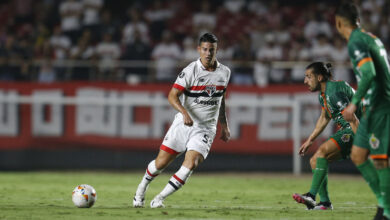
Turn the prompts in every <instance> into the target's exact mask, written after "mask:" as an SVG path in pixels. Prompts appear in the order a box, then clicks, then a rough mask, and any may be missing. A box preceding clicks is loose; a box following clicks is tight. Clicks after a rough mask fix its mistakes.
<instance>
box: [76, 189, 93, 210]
mask: <svg viewBox="0 0 390 220" xmlns="http://www.w3.org/2000/svg"><path fill="white" fill-rule="evenodd" d="M96 199H97V194H96V190H95V189H94V188H93V187H92V186H90V185H87V184H82V185H79V186H76V188H74V190H73V192H72V201H73V204H74V205H75V206H77V207H79V208H90V207H92V206H93V204H94V203H95V202H96Z"/></svg>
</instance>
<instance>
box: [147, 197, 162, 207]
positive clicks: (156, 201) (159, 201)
mask: <svg viewBox="0 0 390 220" xmlns="http://www.w3.org/2000/svg"><path fill="white" fill-rule="evenodd" d="M163 202H164V199H163V198H162V197H161V196H160V195H157V196H156V197H154V199H153V200H152V201H151V202H150V208H164V207H165V205H164V204H163Z"/></svg>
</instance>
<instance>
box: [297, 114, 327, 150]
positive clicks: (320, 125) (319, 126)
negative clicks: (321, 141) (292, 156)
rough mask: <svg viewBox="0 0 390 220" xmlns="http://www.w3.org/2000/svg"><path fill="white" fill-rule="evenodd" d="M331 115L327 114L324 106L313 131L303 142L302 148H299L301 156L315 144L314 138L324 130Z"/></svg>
mask: <svg viewBox="0 0 390 220" xmlns="http://www.w3.org/2000/svg"><path fill="white" fill-rule="evenodd" d="M330 119H331V118H330V117H329V116H328V115H327V114H326V111H325V109H324V108H322V111H321V115H320V117H319V118H318V120H317V123H316V127H315V128H314V130H313V132H312V133H311V135H310V136H309V138H308V139H307V140H306V141H305V143H303V144H302V146H301V148H299V154H300V155H301V156H303V155H305V153H306V151H307V150H308V149H309V148H310V146H311V145H312V144H313V142H314V140H315V139H316V138H317V137H318V136H319V135H320V134H321V133H322V131H323V130H324V129H325V128H326V126H327V125H328V123H329V121H330Z"/></svg>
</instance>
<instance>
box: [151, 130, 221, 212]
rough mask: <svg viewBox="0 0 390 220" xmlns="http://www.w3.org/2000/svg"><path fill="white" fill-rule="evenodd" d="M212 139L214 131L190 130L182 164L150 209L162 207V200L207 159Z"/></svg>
mask: <svg viewBox="0 0 390 220" xmlns="http://www.w3.org/2000/svg"><path fill="white" fill-rule="evenodd" d="M214 137H215V132H214V131H208V130H203V129H201V128H197V127H194V128H193V129H192V130H191V132H190V135H189V139H188V142H187V152H186V155H185V158H184V162H183V164H182V166H181V167H180V169H179V170H178V171H177V172H176V173H175V174H174V175H173V176H172V177H171V179H170V180H169V182H168V184H167V185H166V186H165V188H164V189H163V190H162V191H161V193H159V194H158V195H157V196H156V197H155V198H154V199H153V200H152V202H151V203H150V206H151V207H152V208H159V207H164V205H163V201H164V199H165V198H167V196H169V195H171V194H172V193H174V192H176V191H177V190H179V189H180V188H181V187H182V186H183V185H184V184H185V183H186V181H187V179H188V177H189V176H190V175H191V174H192V172H193V170H194V169H195V168H196V167H197V166H198V165H199V164H200V163H202V162H203V161H204V160H205V159H206V158H207V155H208V153H209V151H210V148H211V145H212V143H213V140H214Z"/></svg>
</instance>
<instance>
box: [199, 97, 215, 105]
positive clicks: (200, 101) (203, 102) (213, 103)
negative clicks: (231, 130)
mask: <svg viewBox="0 0 390 220" xmlns="http://www.w3.org/2000/svg"><path fill="white" fill-rule="evenodd" d="M194 103H196V104H201V105H218V101H217V100H215V101H213V100H210V101H203V100H199V99H198V98H196V99H195V100H194Z"/></svg>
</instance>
